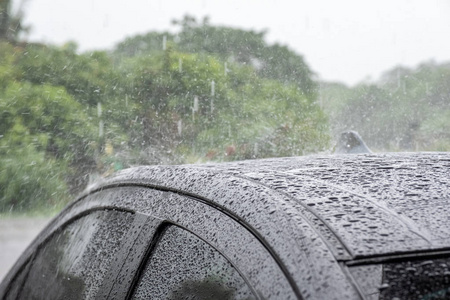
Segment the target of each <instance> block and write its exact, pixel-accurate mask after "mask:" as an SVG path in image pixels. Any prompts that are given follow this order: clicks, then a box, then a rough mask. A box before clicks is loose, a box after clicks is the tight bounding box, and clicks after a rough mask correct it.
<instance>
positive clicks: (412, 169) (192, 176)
mask: <svg viewBox="0 0 450 300" xmlns="http://www.w3.org/2000/svg"><path fill="white" fill-rule="evenodd" d="M449 183H450V154H448V153H395V154H358V155H335V156H312V157H295V158H276V159H266V160H253V161H252V160H250V161H243V162H233V163H223V164H205V165H184V166H149V167H138V168H132V169H128V170H124V171H122V172H119V173H117V174H116V175H115V176H113V177H111V178H109V179H108V180H106V181H105V182H103V183H101V184H99V185H97V186H94V187H91V188H90V189H89V190H88V191H86V192H85V193H84V194H83V195H81V196H80V197H79V198H78V199H77V200H76V201H74V202H73V203H71V204H70V205H69V206H68V207H67V208H66V209H65V210H64V211H63V212H62V213H61V214H60V215H58V216H57V217H56V218H55V219H54V220H53V221H52V222H51V223H50V224H49V226H48V227H47V228H46V229H45V230H44V231H43V232H42V233H41V235H39V236H38V237H37V239H36V240H35V241H34V242H33V243H32V244H31V245H30V247H29V248H28V249H27V250H26V251H25V253H24V254H23V255H22V256H21V258H20V259H19V261H18V262H17V263H16V265H15V266H14V267H13V269H12V270H11V272H10V273H9V274H8V276H7V277H6V278H5V280H4V281H3V282H2V284H1V285H0V298H3V299H16V298H19V299H28V298H37V299H58V298H67V299H83V298H95V299H185V298H187V299H210V298H217V299H394V298H398V299H448V298H450V288H449V287H450V211H449V210H450V206H449V201H450V193H449Z"/></svg>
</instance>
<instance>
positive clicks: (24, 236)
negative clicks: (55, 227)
mask: <svg viewBox="0 0 450 300" xmlns="http://www.w3.org/2000/svg"><path fill="white" fill-rule="evenodd" d="M49 221H50V219H49V218H43V217H31V218H26V217H17V218H13V217H5V218H3V217H0V281H2V280H3V277H4V276H5V275H6V273H8V271H9V269H10V268H11V267H12V266H13V265H14V263H15V261H16V260H17V258H19V256H20V254H22V252H23V251H24V250H25V249H26V247H27V246H28V245H29V244H30V243H31V241H32V240H33V239H34V238H35V237H36V235H37V234H38V233H39V232H40V231H41V230H42V229H43V228H44V227H45V225H47V223H48V222H49Z"/></svg>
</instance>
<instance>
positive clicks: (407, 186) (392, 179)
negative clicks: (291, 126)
mask: <svg viewBox="0 0 450 300" xmlns="http://www.w3.org/2000/svg"><path fill="white" fill-rule="evenodd" d="M449 183H450V154H449V153H388V154H358V155H335V156H304V157H289V158H274V159H263V160H248V161H241V162H232V163H217V164H199V165H182V166H147V167H137V168H131V169H127V170H123V171H121V172H119V173H117V174H116V175H115V176H113V177H112V178H110V179H108V181H107V182H106V183H103V184H102V185H101V186H100V187H96V189H98V188H105V187H107V186H111V185H123V184H138V185H146V186H152V187H157V188H163V189H167V190H172V191H175V192H182V193H185V194H189V195H193V196H196V197H200V198H202V199H208V200H209V201H211V203H212V204H214V205H217V207H219V208H222V209H224V210H227V211H230V212H231V213H232V214H233V215H236V216H237V217H238V218H240V219H242V220H243V221H244V222H247V223H249V224H254V226H256V227H257V228H258V230H260V231H262V232H264V231H265V227H267V228H269V227H270V226H273V224H266V223H270V222H268V221H267V220H268V219H267V218H265V219H264V218H261V220H262V219H264V220H265V221H264V222H262V221H260V219H258V214H260V215H265V216H270V215H273V216H274V217H273V220H274V222H279V220H281V219H288V220H294V219H297V220H298V219H302V220H303V221H305V222H306V223H307V224H309V226H311V228H313V229H314V231H315V232H316V233H317V234H318V235H319V236H320V237H321V238H322V239H323V240H324V241H325V243H326V244H327V245H328V247H329V249H330V250H331V252H333V254H334V256H335V257H336V258H337V259H340V260H350V259H355V258H361V257H371V256H379V255H390V254H398V253H408V252H412V251H429V250H438V249H439V250H441V249H450V205H449V204H450V193H449V186H450V185H449ZM275 198H276V199H275ZM274 199H275V200H274ZM291 223H295V224H303V223H302V222H298V221H297V222H291ZM255 224H256V225H255ZM294 226H296V225H294ZM298 226H299V228H298V230H299V231H300V230H305V229H304V228H303V229H302V228H300V226H302V225H298ZM277 230H279V229H277Z"/></svg>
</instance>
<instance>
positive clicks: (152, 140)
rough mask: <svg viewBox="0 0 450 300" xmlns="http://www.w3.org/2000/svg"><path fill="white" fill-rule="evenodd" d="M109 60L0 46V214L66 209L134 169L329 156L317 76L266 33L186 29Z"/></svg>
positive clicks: (142, 39)
mask: <svg viewBox="0 0 450 300" xmlns="http://www.w3.org/2000/svg"><path fill="white" fill-rule="evenodd" d="M179 25H180V32H179V33H178V34H177V35H173V34H168V33H156V32H151V33H149V34H147V35H144V36H136V37H132V38H129V39H127V40H126V41H124V42H123V43H120V44H119V45H117V47H116V48H115V49H113V51H111V52H106V51H94V52H88V53H78V52H77V46H76V44H75V43H67V44H66V45H63V46H61V47H55V46H51V45H41V44H30V43H18V42H15V41H14V40H5V39H4V40H3V42H1V44H0V56H1V60H0V166H1V168H0V187H1V189H0V211H10V210H13V211H24V210H29V209H35V208H39V207H44V208H45V207H48V206H52V205H55V204H58V203H64V202H66V201H67V199H69V198H70V197H72V195H73V194H76V193H79V192H80V191H81V190H82V189H84V188H85V187H86V185H87V184H88V183H89V181H90V180H95V178H96V177H99V176H106V175H108V174H110V173H112V172H114V171H116V170H120V169H122V168H125V167H129V166H132V165H137V164H173V163H187V162H188V163H192V162H206V161H212V160H214V161H228V160H236V159H249V158H263V157H273V156H289V155H304V154H308V153H314V152H318V151H323V150H324V149H326V148H328V146H329V136H328V131H329V130H328V122H327V118H326V116H325V114H324V113H323V112H322V110H321V109H320V107H319V105H318V103H317V101H316V100H317V98H316V94H317V89H316V87H317V85H316V83H315V81H314V80H313V79H312V76H313V73H312V71H310V69H309V68H308V66H307V65H306V64H305V63H304V61H303V58H302V57H301V56H300V55H297V54H296V53H294V52H292V51H291V50H289V49H288V48H286V47H284V46H279V45H267V44H266V42H265V41H264V33H263V32H262V33H256V32H251V31H249V32H247V31H243V30H239V29H232V28H225V27H215V26H212V25H210V24H209V22H208V21H207V20H204V22H203V23H198V22H197V21H196V20H194V19H192V18H190V17H185V18H184V19H183V20H181V21H179Z"/></svg>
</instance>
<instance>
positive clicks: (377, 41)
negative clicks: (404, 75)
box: [14, 0, 450, 84]
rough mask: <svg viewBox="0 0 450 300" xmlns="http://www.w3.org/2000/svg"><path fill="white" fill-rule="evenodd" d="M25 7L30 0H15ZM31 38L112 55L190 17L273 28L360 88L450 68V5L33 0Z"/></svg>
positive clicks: (326, 70)
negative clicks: (399, 69)
mask: <svg viewBox="0 0 450 300" xmlns="http://www.w3.org/2000/svg"><path fill="white" fill-rule="evenodd" d="M14 1H15V2H16V5H17V3H19V2H20V1H22V0H14ZM25 1H26V2H25V4H26V5H25V6H24V8H25V9H24V11H25V24H26V25H31V27H32V31H31V33H30V35H29V39H30V40H33V41H43V42H48V43H53V44H63V43H65V42H67V41H69V40H73V41H76V42H77V43H78V45H79V46H80V49H81V50H92V49H111V48H112V47H113V46H114V45H115V44H116V43H118V42H120V41H122V40H123V39H124V38H125V37H126V36H130V35H135V34H138V33H146V32H148V31H154V30H156V31H162V30H174V29H175V28H174V27H173V26H172V25H171V22H170V21H171V20H173V19H181V18H182V17H183V16H184V15H185V14H190V15H193V16H196V17H197V18H198V19H201V18H203V17H204V16H209V17H210V20H211V23H212V24H217V25H227V26H233V27H240V28H244V29H254V30H257V31H259V30H263V29H267V30H268V34H267V40H268V42H270V43H274V42H279V43H281V44H284V45H287V46H289V47H290V48H291V49H293V50H294V51H296V52H297V53H300V54H302V55H303V56H304V58H305V60H306V62H307V63H308V65H309V66H310V67H311V69H312V70H313V71H315V72H316V73H317V74H318V77H319V78H320V79H323V80H332V81H341V82H345V83H347V84H355V83H357V82H359V81H362V80H364V79H368V78H372V79H377V78H378V77H379V76H380V74H381V72H383V71H386V70H388V69H390V68H392V67H394V66H396V65H399V64H401V65H404V66H409V67H412V66H415V65H417V64H418V63H420V62H424V61H429V60H431V59H434V60H435V61H437V62H447V61H450V0H376V1H374V0H370V1H369V0H368V1H362V0H339V1H336V0H310V1H304V0H291V1H289V0H122V1H119V0H115V1H114V0H76V1H62V0H25Z"/></svg>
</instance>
